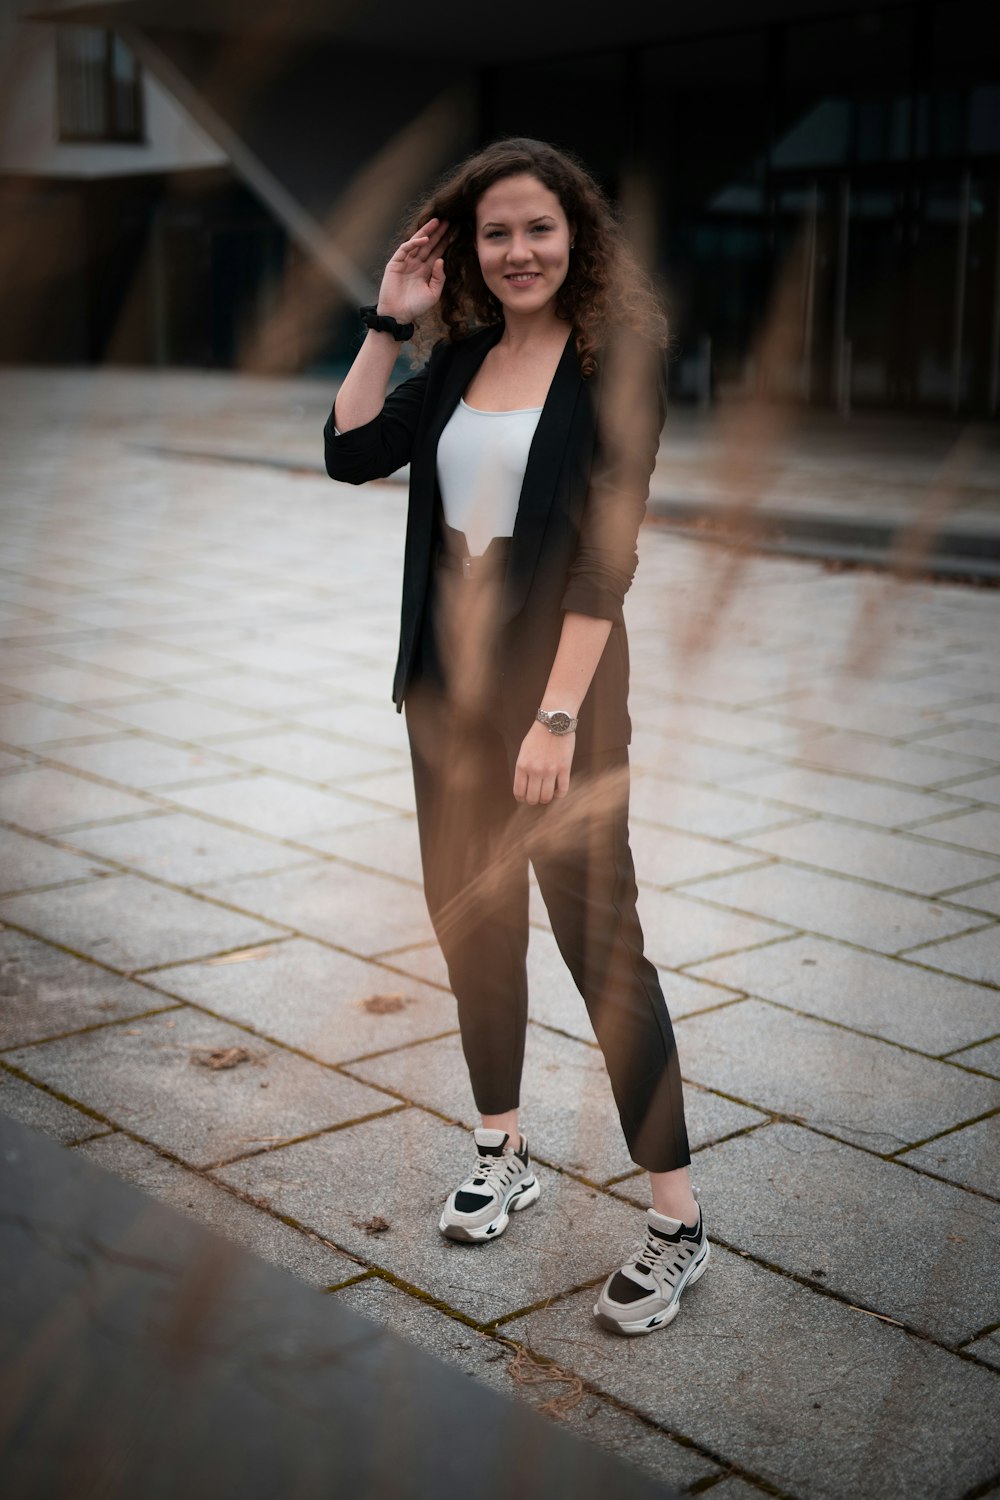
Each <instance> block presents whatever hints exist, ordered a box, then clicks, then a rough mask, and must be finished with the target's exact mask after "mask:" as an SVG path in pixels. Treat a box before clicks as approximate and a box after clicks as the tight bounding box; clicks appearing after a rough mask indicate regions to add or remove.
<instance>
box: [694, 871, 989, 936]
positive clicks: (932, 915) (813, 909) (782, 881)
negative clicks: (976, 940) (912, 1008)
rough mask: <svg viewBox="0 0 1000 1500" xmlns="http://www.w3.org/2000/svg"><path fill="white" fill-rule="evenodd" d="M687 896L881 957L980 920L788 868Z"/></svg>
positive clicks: (714, 880) (716, 880) (717, 880)
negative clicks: (841, 941)
mask: <svg viewBox="0 0 1000 1500" xmlns="http://www.w3.org/2000/svg"><path fill="white" fill-rule="evenodd" d="M685 895H686V896H690V897H702V898H703V899H704V900H706V901H714V902H718V903H719V904H720V905H723V906H727V907H735V908H737V909H738V910H740V911H743V912H752V913H754V914H755V915H756V916H759V917H767V918H770V919H771V921H780V922H784V923H786V924H788V925H789V926H792V927H801V928H804V929H806V930H807V931H808V930H812V931H814V932H816V931H818V932H821V933H824V934H826V935H828V936H829V937H835V938H841V939H844V940H846V941H847V942H850V943H858V944H860V945H861V946H862V947H865V948H874V949H875V950H876V951H878V952H881V953H898V952H899V951H900V950H901V949H904V948H910V947H912V946H913V945H914V944H915V943H920V942H927V941H929V940H930V939H932V938H935V937H945V936H948V935H950V934H951V933H954V932H961V931H964V930H967V929H968V928H970V927H973V926H976V925H977V924H978V923H980V922H981V919H980V918H978V917H977V916H976V915H975V914H974V913H968V912H959V911H955V910H953V909H951V908H948V907H943V906H937V905H935V904H932V903H931V902H927V901H921V900H918V899H917V898H916V897H914V896H903V895H898V894H897V893H896V892H895V891H882V890H876V889H874V888H873V887H871V886H865V885H860V884H858V883H856V882H855V881H852V880H845V879H842V878H841V877H840V876H836V875H820V874H817V873H816V872H814V871H812V870H803V869H798V868H793V867H792V866H789V865H768V866H767V867H765V868H763V869H756V870H744V871H740V872H739V873H738V874H736V875H722V876H718V877H711V878H709V879H707V880H701V881H697V882H696V883H695V884H693V885H691V886H688V887H686V888H685ZM786 930H787V929H786ZM731 946H735V945H731ZM746 946H749V945H746Z"/></svg>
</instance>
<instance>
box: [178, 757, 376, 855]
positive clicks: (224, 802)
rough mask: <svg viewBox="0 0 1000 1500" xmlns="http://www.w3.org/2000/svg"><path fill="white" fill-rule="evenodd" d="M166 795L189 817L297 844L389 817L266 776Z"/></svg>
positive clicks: (333, 795)
mask: <svg viewBox="0 0 1000 1500" xmlns="http://www.w3.org/2000/svg"><path fill="white" fill-rule="evenodd" d="M164 795H166V796H168V797H169V800H170V801H171V802H176V803H177V804H178V806H180V807H184V808H187V809H189V810H190V811H191V812H196V813H204V814H205V815H206V816H208V817H213V818H222V819H224V820H225V821H226V822H227V823H235V824H238V825H239V826H240V827H242V828H246V829H250V830H253V831H254V832H257V833H268V834H271V835H272V837H274V838H285V839H294V840H296V841H298V842H299V843H308V842H309V840H310V838H318V837H322V835H323V834H327V833H331V832H333V831H334V830H336V829H339V828H349V827H354V826H356V825H357V824H360V823H372V822H375V821H377V820H378V819H379V818H380V817H387V816H389V814H388V813H386V812H385V810H384V809H382V808H379V807H376V806H374V805H373V804H372V803H370V802H366V801H363V800H362V799H361V798H360V797H359V798H354V797H345V796H341V795H340V794H339V793H337V792H325V791H320V789H319V788H318V787H311V786H301V785H299V784H297V783H296V782H294V781H283V780H282V779H281V778H280V777H277V776H271V775H267V774H264V775H257V776H253V775H249V776H244V777H242V778H241V779H240V780H238V781H225V782H220V781H216V782H213V783H212V784H211V786H194V787H186V788H179V789H176V790H174V791H172V792H169V793H166V794H164Z"/></svg>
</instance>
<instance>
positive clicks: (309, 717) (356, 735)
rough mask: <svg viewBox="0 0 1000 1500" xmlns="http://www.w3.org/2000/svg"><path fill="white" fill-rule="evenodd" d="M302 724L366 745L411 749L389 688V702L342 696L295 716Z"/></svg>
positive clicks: (401, 717) (387, 695) (387, 693)
mask: <svg viewBox="0 0 1000 1500" xmlns="http://www.w3.org/2000/svg"><path fill="white" fill-rule="evenodd" d="M295 718H296V720H297V722H298V723H300V724H306V725H313V726H314V727H315V728H316V729H324V730H327V731H328V732H329V733H330V734H337V735H341V736H342V737H343V738H344V739H348V740H357V741H358V742H359V743H361V744H363V745H380V746H381V747H382V748H383V749H389V750H402V751H405V750H406V749H407V744H408V741H407V738H406V725H405V723H404V720H403V716H402V714H397V713H396V710H395V709H394V708H393V706H392V703H391V702H390V701H389V692H388V688H387V689H386V693H385V702H384V703H381V704H378V705H376V704H373V703H371V702H370V701H368V700H367V699H365V700H361V699H353V700H352V699H342V700H341V701H340V702H338V703H336V704H332V705H330V706H329V707H326V708H312V709H308V710H306V711H300V712H299V713H297V714H296V715H295Z"/></svg>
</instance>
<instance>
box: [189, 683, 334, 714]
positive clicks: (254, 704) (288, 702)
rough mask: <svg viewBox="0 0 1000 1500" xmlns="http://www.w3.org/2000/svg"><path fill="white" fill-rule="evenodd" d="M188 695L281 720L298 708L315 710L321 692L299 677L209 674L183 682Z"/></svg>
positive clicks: (319, 700) (323, 694)
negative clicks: (277, 715) (247, 709)
mask: <svg viewBox="0 0 1000 1500" xmlns="http://www.w3.org/2000/svg"><path fill="white" fill-rule="evenodd" d="M185 687H186V688H187V690H188V692H190V693H192V694H196V695H197V696H198V697H199V698H207V699H209V700H210V701H211V702H213V703H221V704H223V705H224V706H225V707H228V708H249V709H256V710H260V711H263V712H265V713H275V714H280V715H281V716H282V717H284V716H285V714H288V713H294V712H295V710H296V709H300V708H318V707H320V706H321V705H322V704H323V703H324V702H325V701H326V695H325V693H324V691H323V689H322V688H321V687H320V686H319V685H318V684H317V683H313V682H308V681H303V680H302V679H301V678H287V677H265V676H263V675H262V674H261V673H259V672H209V673H206V675H205V676H203V677H198V678H197V679H194V678H190V677H189V678H187V679H185Z"/></svg>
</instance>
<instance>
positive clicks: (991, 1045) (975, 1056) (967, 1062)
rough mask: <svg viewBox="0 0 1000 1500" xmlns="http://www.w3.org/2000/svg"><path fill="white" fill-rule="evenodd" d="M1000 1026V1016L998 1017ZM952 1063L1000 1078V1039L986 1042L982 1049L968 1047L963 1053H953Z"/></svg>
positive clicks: (996, 1038)
mask: <svg viewBox="0 0 1000 1500" xmlns="http://www.w3.org/2000/svg"><path fill="white" fill-rule="evenodd" d="M997 1019H998V1024H1000V1016H998V1018H997ZM949 1061H951V1062H957V1063H962V1065H963V1066H964V1067H967V1068H978V1069H979V1070H980V1072H981V1073H992V1074H993V1076H994V1078H1000V1037H995V1038H994V1039H993V1041H992V1042H984V1043H983V1044H982V1046H980V1047H967V1048H966V1049H965V1050H964V1051H963V1052H953V1053H952V1055H951V1058H950V1059H949Z"/></svg>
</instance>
